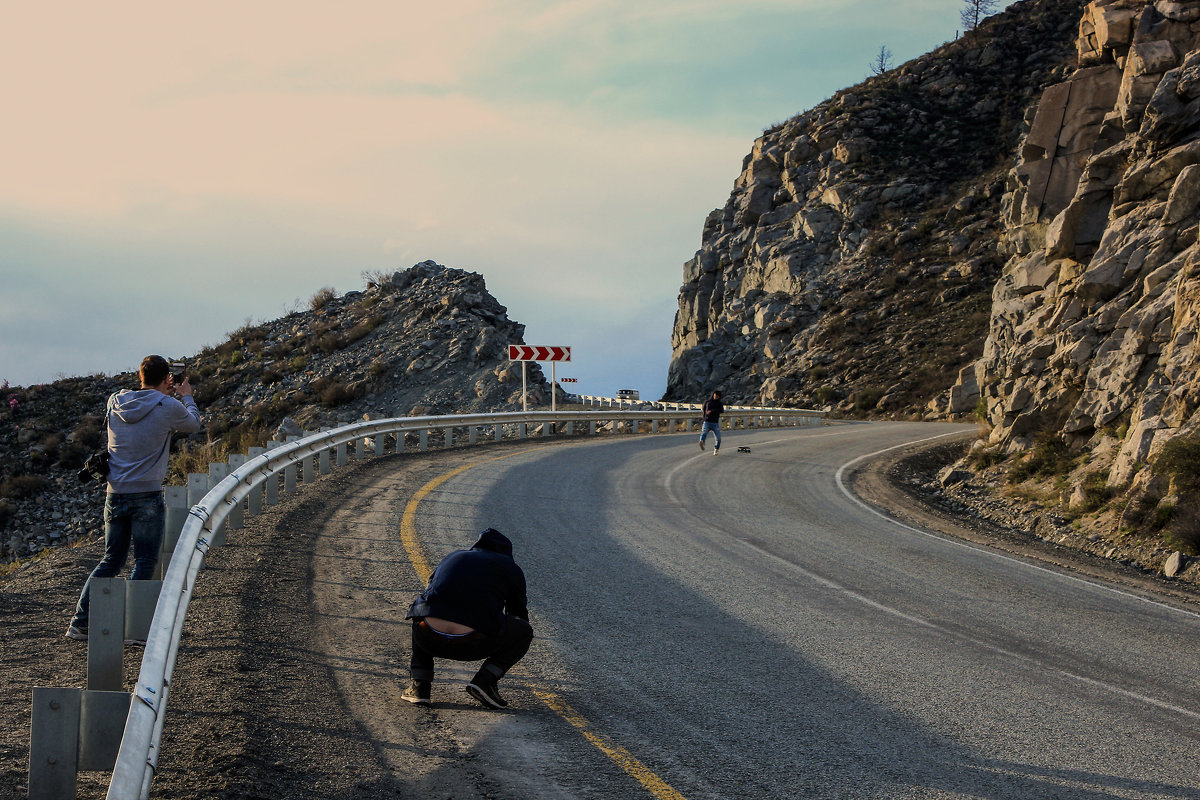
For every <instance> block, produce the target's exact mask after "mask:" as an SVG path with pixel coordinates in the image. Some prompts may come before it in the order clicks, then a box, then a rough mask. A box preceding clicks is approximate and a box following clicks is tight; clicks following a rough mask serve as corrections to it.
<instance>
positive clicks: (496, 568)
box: [406, 528, 529, 636]
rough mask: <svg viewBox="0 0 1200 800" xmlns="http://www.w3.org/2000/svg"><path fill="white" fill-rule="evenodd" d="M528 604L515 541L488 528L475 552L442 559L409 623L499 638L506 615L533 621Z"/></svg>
mask: <svg viewBox="0 0 1200 800" xmlns="http://www.w3.org/2000/svg"><path fill="white" fill-rule="evenodd" d="M527 602H528V601H527V600H526V596H525V573H524V572H522V571H521V568H520V567H518V566H517V562H516V561H514V560H513V557H512V542H510V541H509V540H508V537H507V536H505V535H504V534H502V533H500V531H498V530H495V529H493V528H488V529H487V530H486V531H484V532H483V533H481V534H480V535H479V540H478V541H476V542H475V544H473V545H471V549H470V550H455V551H454V552H453V553H450V554H449V555H448V556H446V557H445V558H443V559H442V562H441V563H440V564H438V565H437V569H435V570H434V571H433V575H431V576H430V578H429V585H428V586H427V587H425V591H424V592H422V593H421V595H420V596H419V597H418V598H417V599H416V600H414V601H413V604H412V605H411V606H409V608H408V614H407V615H406V619H414V618H417V619H419V618H421V617H441V618H442V619H448V620H450V621H451V622H457V623H458V624H460V625H468V626H470V627H472V628H474V629H475V630H477V631H482V632H483V633H486V634H488V635H489V636H495V635H497V634H499V633H500V631H501V629H502V627H503V625H504V615H505V613H508V614H511V615H513V616H514V617H520V618H521V619H529V611H528V609H526V607H525V606H526V603H527Z"/></svg>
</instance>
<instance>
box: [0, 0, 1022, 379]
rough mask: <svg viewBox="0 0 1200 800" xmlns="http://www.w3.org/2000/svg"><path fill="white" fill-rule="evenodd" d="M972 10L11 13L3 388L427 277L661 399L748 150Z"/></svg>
mask: <svg viewBox="0 0 1200 800" xmlns="http://www.w3.org/2000/svg"><path fill="white" fill-rule="evenodd" d="M1001 5H1005V4H1003V3H1002V4H1001ZM961 8H962V2H961V0H650V2H634V1H633V0H561V1H558V2H555V1H553V0H503V2H492V1H490V0H456V1H455V2H447V3H430V2H428V1H427V0H422V1H421V2H410V0H389V1H387V2H355V1H354V0H348V1H345V2H337V3H333V2H328V3H313V2H305V1H304V0H299V1H297V0H293V1H292V2H288V3H282V2H246V0H238V2H223V1H222V0H211V1H210V2H206V3H202V4H201V3H191V4H181V3H163V2H161V1H160V0H156V1H155V2H145V3H142V2H125V1H124V0H110V1H109V2H105V3H73V4H68V5H66V6H64V5H62V4H58V3H30V2H24V1H23V0H22V1H17V0H0V9H3V19H4V25H3V28H2V30H0V74H3V75H4V76H5V78H4V79H3V81H0V109H2V110H3V111H2V113H3V122H2V123H0V175H2V177H0V381H4V380H7V381H9V382H10V383H11V384H12V385H14V386H28V385H33V384H37V383H43V382H48V381H52V380H57V379H59V378H64V377H72V376H76V375H91V374H96V373H107V374H115V373H119V372H124V371H130V370H136V368H137V365H138V363H139V362H140V360H141V358H142V357H143V356H145V355H147V354H148V353H160V354H162V355H165V356H167V357H168V358H186V357H188V356H190V355H193V354H195V353H197V352H199V350H201V349H202V348H203V347H205V346H208V345H215V344H219V343H221V342H223V341H224V340H225V339H226V338H227V335H228V334H229V333H230V332H231V331H233V330H235V329H237V328H239V327H240V326H242V325H243V324H245V323H246V322H248V321H249V322H260V321H266V320H270V319H275V318H278V317H280V316H283V315H284V314H286V313H287V312H288V311H291V310H296V309H303V308H307V306H308V300H309V298H311V297H312V296H313V295H314V294H315V293H316V292H317V291H319V290H320V289H322V288H324V287H332V288H333V289H335V290H336V291H337V292H338V293H339V294H342V293H345V292H348V291H354V290H359V289H362V288H363V286H364V279H363V275H364V274H378V273H380V272H383V273H388V274H390V273H391V272H393V271H395V270H401V269H407V268H408V267H411V266H412V265H414V264H416V263H418V262H421V261H425V260H433V261H435V262H437V263H439V264H443V265H445V266H448V267H455V268H458V269H465V270H469V271H472V272H478V273H480V274H482V275H483V276H484V278H485V280H486V282H487V286H488V290H489V291H490V292H491V293H492V295H494V296H495V297H496V298H497V300H499V301H500V303H502V304H503V305H505V306H506V307H507V308H508V313H509V317H510V319H513V320H515V321H517V322H520V323H523V324H524V325H525V326H526V333H525V341H526V343H527V344H535V345H566V346H570V347H571V348H572V360H571V362H570V363H560V364H558V365H557V369H556V372H557V375H558V377H559V378H563V377H574V378H576V380H577V382H576V383H575V384H573V385H568V386H567V388H568V389H570V388H572V387H573V388H574V390H575V391H577V392H579V393H582V394H601V395H612V394H615V392H616V390H617V389H618V388H636V389H639V390H640V391H641V394H642V397H643V398H657V397H659V396H661V395H662V393H663V391H664V389H665V386H666V376H667V369H668V366H669V363H670V357H671V343H670V340H671V327H672V323H673V320H674V315H675V310H676V307H677V298H678V293H679V286H680V284H681V283H682V273H683V264H684V263H685V262H686V261H687V260H688V259H690V258H691V257H692V256H693V255H694V254H695V252H696V250H697V249H699V247H700V244H701V240H700V234H701V227H702V225H703V222H704V218H705V216H706V215H707V214H708V212H709V211H711V210H712V209H714V208H717V207H720V206H723V205H724V204H725V201H726V200H727V199H728V197H729V193H730V191H731V190H732V188H733V183H734V180H735V179H736V178H737V175H738V173H739V171H740V169H741V163H742V159H743V158H744V157H745V155H746V154H747V153H748V152H749V151H750V148H751V146H752V145H753V142H754V140H755V139H756V138H757V137H758V136H760V135H761V134H762V132H763V130H764V129H766V128H768V127H770V126H772V125H774V124H777V123H779V122H782V121H784V120H786V119H788V118H790V117H792V116H794V115H796V114H799V113H801V112H803V111H805V110H807V109H809V108H812V107H813V106H815V105H817V104H818V103H820V102H821V101H823V100H825V99H826V98H828V97H829V96H831V95H832V94H833V93H834V92H836V91H837V90H839V89H842V88H846V87H848V86H851V85H853V84H855V83H858V82H859V81H861V80H863V79H864V78H866V77H867V75H868V74H869V71H870V64H871V62H872V60H873V59H874V58H875V56H876V55H877V54H878V53H879V51H880V48H881V47H884V46H886V47H887V48H888V50H889V51H890V52H891V54H892V61H893V63H894V64H895V65H897V66H898V65H900V64H902V63H903V62H905V61H907V60H909V59H912V58H915V57H917V56H919V55H921V54H923V53H926V52H928V51H930V50H932V49H934V48H935V47H937V46H939V45H941V44H942V43H943V42H946V41H949V40H951V39H953V38H954V37H955V36H956V34H957V32H958V28H959V26H960V22H959V10H960V9H961ZM544 367H545V372H546V374H547V375H549V373H550V365H549V364H546V365H544Z"/></svg>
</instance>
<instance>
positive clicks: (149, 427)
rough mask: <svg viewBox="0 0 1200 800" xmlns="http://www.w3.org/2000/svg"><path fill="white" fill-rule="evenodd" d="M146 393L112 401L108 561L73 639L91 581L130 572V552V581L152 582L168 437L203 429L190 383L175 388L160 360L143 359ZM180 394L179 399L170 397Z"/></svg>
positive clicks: (83, 630) (81, 633) (81, 635)
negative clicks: (130, 560) (128, 565)
mask: <svg viewBox="0 0 1200 800" xmlns="http://www.w3.org/2000/svg"><path fill="white" fill-rule="evenodd" d="M138 376H139V377H140V378H141V382H142V388H141V389H139V390H136V391H132V390H123V391H120V392H118V393H116V394H115V395H113V396H112V397H110V398H109V400H108V410H107V414H106V419H107V422H108V494H107V495H106V496H105V499H104V558H102V559H101V560H100V563H99V564H97V565H96V568H95V569H94V570H92V574H91V575H89V576H88V579H87V582H86V583H84V585H83V592H82V593H81V594H80V595H79V603H78V605H77V606H76V607H75V616H74V618H73V619H72V620H71V626H70V627H69V628H68V629H67V633H66V636H67V638H68V639H76V640H79V641H86V640H87V638H88V612H89V610H90V607H91V604H90V591H91V585H92V578H111V577H114V576H115V575H116V574H117V573H118V572H120V571H121V569H122V567H124V566H125V559H126V558H127V557H128V555H129V548H130V546H131V545H132V547H133V572H132V573H131V574H130V576H129V577H130V580H135V581H137V580H147V579H149V578H151V577H153V575H154V568H155V567H156V566H157V565H158V551H159V550H160V549H161V548H162V537H163V522H164V519H165V517H166V506H165V504H164V503H163V492H162V485H163V480H165V479H166V477H167V461H168V458H169V456H170V451H171V434H172V433H173V432H175V431H181V432H183V433H196V432H197V431H199V430H200V428H201V426H202V423H201V420H200V409H198V408H196V401H195V400H193V399H192V384H191V381H189V380H188V378H187V377H184V378H183V381H182V382H181V383H180V384H179V385H178V386H176V385H175V378H174V376H172V375H171V366H170V365H169V364H168V363H167V360H166V359H165V358H163V357H162V356H146V357H145V358H144V359H142V365H141V368H140V369H139V370H138ZM176 391H178V392H179V395H180V397H179V399H178V400H177V399H175V397H173V395H174V393H175V392H176Z"/></svg>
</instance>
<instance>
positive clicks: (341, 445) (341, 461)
mask: <svg viewBox="0 0 1200 800" xmlns="http://www.w3.org/2000/svg"><path fill="white" fill-rule="evenodd" d="M346 449H347V448H346V443H345V442H338V446H337V458H336V459H335V460H336V461H337V465H338V466H339V467H344V466H346V464H347V463H348V462H349V461H350V459H349V457H348V456H347V454H346Z"/></svg>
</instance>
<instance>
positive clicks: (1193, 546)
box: [1163, 507, 1200, 556]
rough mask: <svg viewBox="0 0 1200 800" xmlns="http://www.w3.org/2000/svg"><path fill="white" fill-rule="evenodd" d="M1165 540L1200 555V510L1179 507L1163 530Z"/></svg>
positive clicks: (1192, 554)
mask: <svg viewBox="0 0 1200 800" xmlns="http://www.w3.org/2000/svg"><path fill="white" fill-rule="evenodd" d="M1163 540H1164V541H1165V542H1166V543H1167V544H1168V545H1170V546H1171V547H1174V548H1175V549H1176V550H1182V551H1183V552H1185V553H1187V554H1188V555H1190V556H1194V555H1200V512H1198V511H1197V509H1195V508H1193V507H1186V508H1183V507H1177V508H1176V509H1175V513H1174V514H1172V515H1171V520H1170V522H1169V523H1168V524H1167V528H1166V530H1165V531H1164V532H1163Z"/></svg>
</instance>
